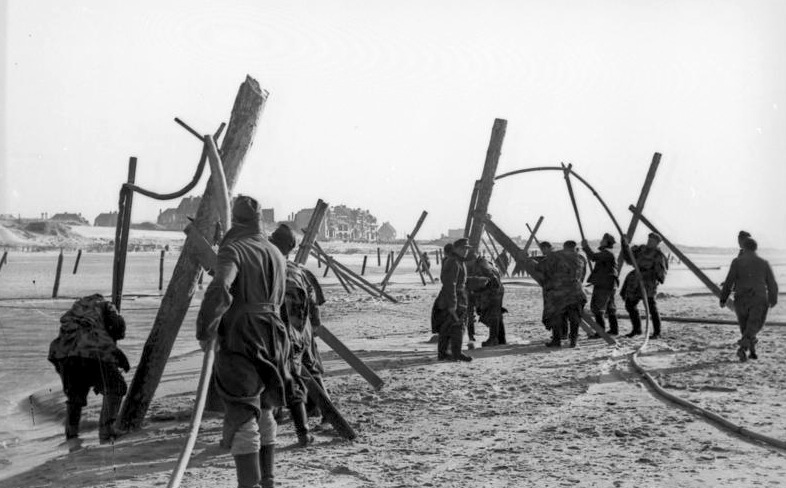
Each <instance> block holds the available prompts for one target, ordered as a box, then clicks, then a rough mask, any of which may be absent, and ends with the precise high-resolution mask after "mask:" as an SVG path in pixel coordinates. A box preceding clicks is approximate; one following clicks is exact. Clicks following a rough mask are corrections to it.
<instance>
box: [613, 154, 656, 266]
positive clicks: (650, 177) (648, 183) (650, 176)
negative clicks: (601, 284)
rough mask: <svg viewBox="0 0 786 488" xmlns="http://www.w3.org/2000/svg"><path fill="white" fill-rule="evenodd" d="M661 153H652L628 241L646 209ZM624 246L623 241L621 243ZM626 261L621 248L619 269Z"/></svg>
mask: <svg viewBox="0 0 786 488" xmlns="http://www.w3.org/2000/svg"><path fill="white" fill-rule="evenodd" d="M660 158H661V155H660V153H655V154H653V155H652V162H651V163H650V168H649V170H647V177H646V178H645V179H644V185H643V186H642V187H641V193H640V194H639V200H638V201H637V202H636V212H635V213H634V214H633V216H632V217H631V219H630V224H629V225H628V231H627V232H626V233H625V239H627V241H628V243H630V242H631V241H632V240H633V236H634V235H635V234H636V227H637V225H638V223H639V215H641V212H643V211H644V204H645V203H646V202H647V196H648V195H649V194H650V188H652V182H653V181H655V173H657V172H658V166H659V165H660ZM620 246H622V243H620ZM624 263H625V258H624V256H623V252H622V250H621V249H620V254H619V256H618V257H617V270H618V271H622V265H623V264H624Z"/></svg>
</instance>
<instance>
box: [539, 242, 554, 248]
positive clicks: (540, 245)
mask: <svg viewBox="0 0 786 488" xmlns="http://www.w3.org/2000/svg"><path fill="white" fill-rule="evenodd" d="M538 247H539V248H541V249H551V247H552V246H551V243H550V242H549V241H540V244H538Z"/></svg>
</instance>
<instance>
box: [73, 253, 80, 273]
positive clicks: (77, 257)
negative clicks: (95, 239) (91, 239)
mask: <svg viewBox="0 0 786 488" xmlns="http://www.w3.org/2000/svg"><path fill="white" fill-rule="evenodd" d="M81 259H82V250H81V249H80V250H79V252H77V253H76V261H74V272H73V274H76V272H77V270H78V269H79V261H80V260H81Z"/></svg>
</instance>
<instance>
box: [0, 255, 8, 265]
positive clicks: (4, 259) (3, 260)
mask: <svg viewBox="0 0 786 488" xmlns="http://www.w3.org/2000/svg"><path fill="white" fill-rule="evenodd" d="M7 259H8V251H3V257H2V258H0V269H3V265H4V264H5V262H6V260H7Z"/></svg>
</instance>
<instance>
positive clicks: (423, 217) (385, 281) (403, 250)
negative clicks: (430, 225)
mask: <svg viewBox="0 0 786 488" xmlns="http://www.w3.org/2000/svg"><path fill="white" fill-rule="evenodd" d="M427 215H428V212H426V211H425V210H424V211H423V213H422V214H420V218H419V219H418V223H417V224H415V228H414V229H412V233H411V234H409V235H408V236H407V242H405V243H404V246H403V247H402V248H401V252H400V253H398V256H397V257H396V260H395V261H393V264H392V265H391V266H390V270H389V271H388V272H387V274H386V275H385V278H384V279H383V280H382V284H381V285H380V287H381V288H382V290H384V289H385V287H386V286H387V285H388V281H389V280H390V277H391V276H393V272H394V271H396V266H398V263H400V262H401V258H403V257H404V255H405V254H406V253H407V248H409V247H410V245H411V244H410V243H411V242H412V240H413V239H414V238H415V236H416V235H417V234H418V231H419V230H420V226H421V225H423V221H424V220H426V216H427Z"/></svg>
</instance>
